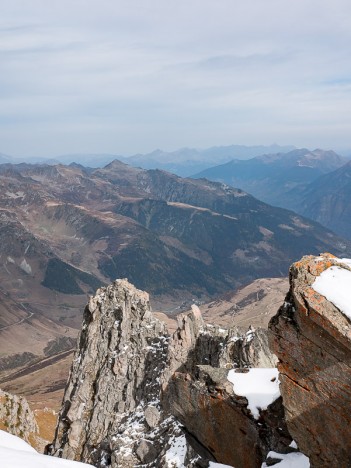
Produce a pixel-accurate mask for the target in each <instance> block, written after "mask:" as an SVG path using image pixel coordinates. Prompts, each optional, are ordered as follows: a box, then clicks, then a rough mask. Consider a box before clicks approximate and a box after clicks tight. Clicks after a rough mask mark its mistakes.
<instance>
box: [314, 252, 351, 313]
mask: <svg viewBox="0 0 351 468" xmlns="http://www.w3.org/2000/svg"><path fill="white" fill-rule="evenodd" d="M346 260H347V262H348V263H347V262H346ZM342 263H345V264H346V265H347V266H351V260H349V259H343V262H342ZM312 288H313V289H314V290H315V291H316V292H318V293H319V294H321V295H322V296H324V297H325V298H326V299H327V300H328V301H330V302H332V303H333V304H334V305H335V306H336V307H337V308H338V309H340V311H341V312H342V313H343V314H345V315H346V316H347V317H348V318H349V319H350V320H351V271H350V270H346V269H345V268H341V267H339V266H332V267H330V268H327V269H326V270H324V271H323V272H322V273H321V274H320V275H319V276H318V277H317V278H316V279H315V281H314V283H313V284H312Z"/></svg>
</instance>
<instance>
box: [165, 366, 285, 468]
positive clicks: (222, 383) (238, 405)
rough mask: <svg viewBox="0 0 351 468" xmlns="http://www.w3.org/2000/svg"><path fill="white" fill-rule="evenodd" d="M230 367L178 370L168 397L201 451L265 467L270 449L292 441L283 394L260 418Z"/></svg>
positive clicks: (244, 467) (242, 466)
mask: <svg viewBox="0 0 351 468" xmlns="http://www.w3.org/2000/svg"><path fill="white" fill-rule="evenodd" d="M227 375H228V370H227V369H224V368H214V367H212V366H207V365H204V366H197V371H196V373H195V375H193V376H191V375H190V374H186V373H181V372H176V373H175V374H174V375H173V376H172V378H171V380H170V381H169V386H168V392H167V398H168V405H169V406H170V408H171V410H172V412H173V414H174V415H175V416H176V417H177V419H178V420H179V421H180V422H181V423H182V424H184V426H185V428H186V431H187V434H188V437H189V438H190V441H191V442H192V443H193V444H194V442H196V443H195V445H194V446H196V447H197V449H198V450H199V449H200V450H199V452H200V453H201V450H203V449H206V456H207V458H209V459H210V460H211V459H212V460H216V461H217V462H219V463H224V464H226V465H230V466H235V467H237V468H260V467H261V465H262V462H263V461H264V460H265V459H266V456H267V453H268V452H269V451H270V450H276V451H282V452H285V451H287V450H288V446H289V444H290V442H291V440H292V439H291V437H290V435H289V433H288V431H287V429H286V424H285V421H284V410H283V407H282V402H281V398H278V399H277V400H275V401H274V402H273V403H272V404H270V405H269V406H268V407H267V409H266V410H262V411H260V417H259V418H258V419H255V418H254V417H253V416H252V414H251V413H250V410H249V409H248V408H247V404H248V401H247V399H246V398H245V397H242V396H239V395H236V394H235V393H234V390H233V384H231V383H230V382H229V381H228V380H227Z"/></svg>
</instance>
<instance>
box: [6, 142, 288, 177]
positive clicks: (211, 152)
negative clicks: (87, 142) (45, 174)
mask: <svg viewBox="0 0 351 468" xmlns="http://www.w3.org/2000/svg"><path fill="white" fill-rule="evenodd" d="M292 149H294V146H279V145H276V144H274V145H270V146H263V145H258V146H243V145H230V146H216V147H212V148H207V149H195V148H182V149H179V150H176V151H171V152H167V151H162V150H160V149H157V150H155V151H152V152H151V153H147V154H136V155H134V156H123V155H116V154H106V153H98V154H65V155H59V156H55V157H54V158H43V157H41V158H38V157H33V158H20V157H16V158H15V157H12V156H9V155H5V154H0V163H8V162H11V163H13V164H17V163H22V162H27V163H28V162H31V163H44V164H51V165H55V164H60V163H61V164H71V163H77V164H81V165H82V166H86V167H93V168H97V167H104V166H106V164H108V163H110V162H111V161H113V160H115V159H118V160H119V161H123V162H125V163H126V164H129V165H131V166H134V167H141V168H143V169H164V170H166V171H169V172H173V173H174V174H177V175H180V176H182V177H187V176H189V175H191V174H194V173H195V172H197V171H202V170H203V169H206V168H208V167H211V166H214V165H217V164H222V163H225V162H227V161H230V160H232V159H234V158H237V159H248V158H252V157H254V156H258V155H261V154H264V153H277V152H281V153H286V152H288V151H291V150H292Z"/></svg>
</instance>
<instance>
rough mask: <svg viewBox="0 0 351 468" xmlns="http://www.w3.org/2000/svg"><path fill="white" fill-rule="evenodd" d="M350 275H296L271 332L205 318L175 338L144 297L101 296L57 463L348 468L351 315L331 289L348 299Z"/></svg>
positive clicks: (334, 271) (321, 262) (124, 291)
mask: <svg viewBox="0 0 351 468" xmlns="http://www.w3.org/2000/svg"><path fill="white" fill-rule="evenodd" d="M350 266H351V261H341V260H339V259H336V258H335V257H332V256H330V255H329V254H325V255H323V256H320V257H304V258H303V259H302V260H301V261H300V262H297V263H295V264H294V265H293V266H292V267H291V270H290V291H289V293H288V295H287V297H286V300H285V302H284V304H283V305H282V306H281V308H280V309H279V311H278V313H277V315H276V316H275V317H274V318H273V319H272V320H271V322H270V332H267V330H263V329H257V330H255V329H253V328H249V329H247V330H245V329H240V328H237V327H233V328H228V329H224V328H220V327H217V326H211V325H206V324H205V323H204V321H203V319H202V316H201V313H200V311H199V309H198V308H197V307H195V306H194V307H193V309H192V311H191V312H190V313H188V314H184V315H182V316H180V317H179V320H178V329H177V330H176V332H175V333H174V334H173V336H170V335H169V334H168V333H167V331H166V329H165V326H164V324H163V323H162V322H161V321H159V320H158V319H156V318H155V317H154V316H153V314H152V312H151V310H150V307H149V297H148V295H147V294H146V293H145V292H142V291H139V290H137V289H136V288H135V287H134V286H132V285H131V284H130V283H128V282H127V281H126V280H117V281H115V282H114V283H113V284H111V285H110V286H108V287H106V288H101V289H100V290H98V292H97V294H96V296H95V297H93V298H91V300H90V302H89V304H88V306H87V307H86V309H85V313H84V321H83V327H82V331H81V333H80V336H79V339H78V346H77V350H76V352H75V356H74V361H73V364H72V368H71V373H70V377H69V381H68V384H67V387H66V391H65V396H64V401H63V406H62V410H61V413H60V416H59V421H58V426H57V430H56V434H55V439H54V441H53V443H52V444H51V445H50V446H49V447H48V448H47V451H48V453H49V454H51V455H54V456H56V457H62V458H68V459H71V460H79V461H84V462H86V463H91V464H92V465H94V466H96V467H100V468H103V467H111V468H115V467H126V468H128V467H136V466H143V467H149V468H151V467H165V468H171V467H173V468H174V467H179V468H182V467H189V468H191V467H202V468H206V467H216V466H217V465H218V464H225V465H227V466H232V467H236V468H251V467H253V468H256V467H257V468H260V467H261V466H262V467H267V466H272V465H275V464H278V466H279V465H281V466H282V467H283V466H291V467H296V468H303V467H308V466H311V467H314V468H323V467H331V466H338V467H340V468H344V467H345V468H347V467H349V466H350V455H351V443H350V441H351V437H350V436H351V433H350V427H351V425H350V411H349V410H350V389H351V373H350V356H351V345H350V338H351V325H350V319H351V312H350V315H348V311H349V310H348V306H347V300H346V306H345V305H344V304H345V302H341V303H339V302H338V301H337V299H335V298H334V297H336V296H335V295H334V296H333V294H334V293H333V288H330V287H326V286H325V282H324V283H323V281H324V279H325V274H328V275H330V277H331V278H332V279H331V280H329V279H328V281H327V283H326V284H327V285H329V283H330V281H334V280H333V278H334V279H335V278H336V281H337V283H338V288H337V290H338V292H340V294H341V296H343V289H342V287H341V286H340V284H344V283H343V282H345V281H346V283H345V284H347V281H348V278H349V277H348V276H347V275H348V274H349V275H350V283H349V284H350V286H351V268H350ZM340 275H341V276H340ZM328 278H329V277H328ZM340 278H342V280H340ZM345 278H346V279H345ZM317 279H318V280H319V279H321V280H322V283H323V284H324V286H323V284H322V286H320V284H319V283H318V284H317V281H316V280H317ZM334 292H335V291H334ZM330 294H331V296H330V297H329V295H330ZM326 296H327V297H328V298H329V300H328V299H327V298H326ZM346 298H347V296H346ZM335 302H337V304H338V306H336V305H334V303H335ZM350 309H351V307H350ZM269 344H270V346H271V349H272V350H273V351H274V354H273V353H272V351H271V350H270V348H269ZM276 356H277V357H278V369H279V376H278V371H277V369H276V362H277V357H276ZM278 378H279V380H280V385H279V383H278ZM298 447H299V448H298ZM308 457H309V458H308Z"/></svg>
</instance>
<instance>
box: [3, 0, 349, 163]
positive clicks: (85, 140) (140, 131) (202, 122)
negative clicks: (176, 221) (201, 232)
mask: <svg viewBox="0 0 351 468" xmlns="http://www.w3.org/2000/svg"><path fill="white" fill-rule="evenodd" d="M0 6H1V7H2V8H1V11H2V14H1V18H0V34H1V41H0V55H1V66H0V67H1V68H0V71H1V73H0V99H1V106H0V122H1V125H0V152H1V153H4V154H9V155H13V156H20V157H30V156H32V157H46V158H52V157H55V156H58V155H64V154H68V153H78V154H81V153H86V154H88V153H89V154H94V153H108V154H116V155H118V154H120V155H126V156H129V155H133V154H136V153H149V152H151V151H153V150H155V149H156V148H162V149H163V150H165V151H174V150H176V149H179V148H182V147H191V148H209V147H213V146H228V145H232V144H242V145H247V146H252V145H271V144H272V142H275V141H276V142H278V144H280V145H295V146H297V147H307V148H310V149H314V148H317V147H318V148H324V149H333V150H335V151H338V152H342V153H344V154H345V153H350V152H351V140H350V137H349V134H350V127H351V115H350V112H349V109H350V108H351V60H350V54H351V4H350V3H349V2H348V1H346V0H336V1H335V2H333V3H331V2H328V1H327V0H304V1H303V0H297V1H295V2H287V1H281V0H266V1H265V2H263V1H262V0H249V1H248V2H245V3H243V2H238V1H235V0H234V1H233V0H221V1H220V2H213V1H209V0H202V1H200V0H191V1H187V2H185V1H184V0H180V1H179V0H178V1H177V2H175V1H170V2H167V3H165V2H162V1H161V0H150V1H148V2H143V1H142V0H133V1H126V0H121V1H119V2H111V1H109V0H102V1H99V2H97V1H96V0H84V1H83V0H76V1H75V2H69V1H68V0H62V1H61V2H46V1H44V0H29V1H28V0H12V1H11V2H5V1H4V0H0Z"/></svg>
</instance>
